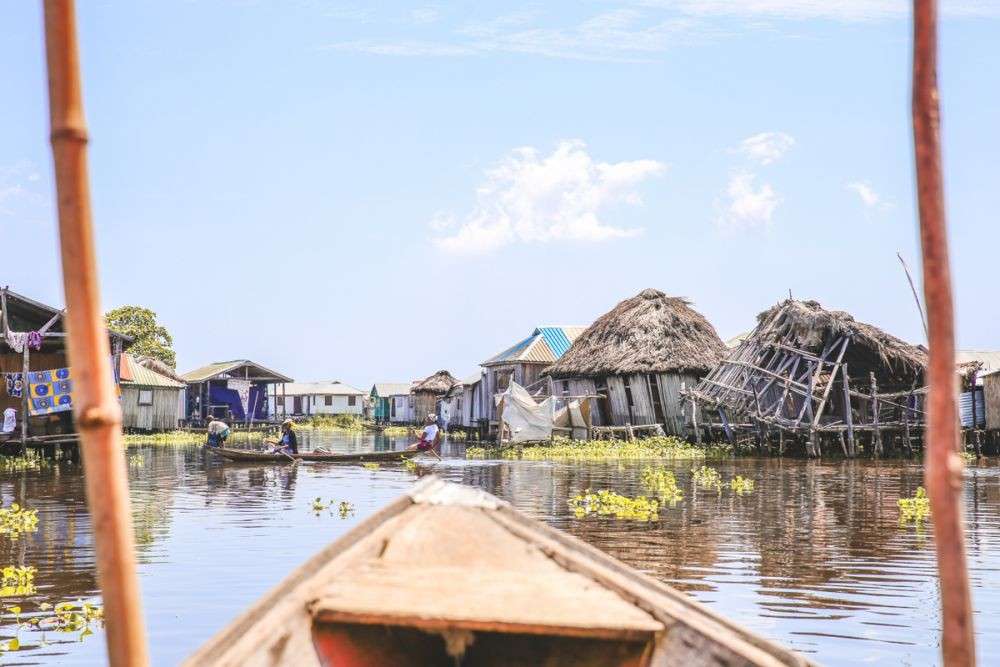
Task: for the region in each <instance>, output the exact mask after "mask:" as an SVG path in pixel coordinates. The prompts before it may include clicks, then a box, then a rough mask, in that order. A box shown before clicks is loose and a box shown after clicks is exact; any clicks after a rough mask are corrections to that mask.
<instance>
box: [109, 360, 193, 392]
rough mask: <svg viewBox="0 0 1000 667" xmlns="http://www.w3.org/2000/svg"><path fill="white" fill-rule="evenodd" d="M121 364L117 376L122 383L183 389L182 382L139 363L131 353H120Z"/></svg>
mask: <svg viewBox="0 0 1000 667" xmlns="http://www.w3.org/2000/svg"><path fill="white" fill-rule="evenodd" d="M121 366H122V368H121V371H120V372H119V376H120V378H121V383H122V384H127V385H135V386H137V387H171V388H173V389H183V388H184V387H185V386H186V385H185V384H184V383H183V382H178V381H177V380H174V379H172V378H168V377H167V376H166V375H162V374H160V373H157V372H156V371H154V370H153V369H151V368H146V367H145V366H142V365H140V364H139V363H138V362H137V361H136V360H135V358H134V357H133V356H132V355H131V354H122V355H121Z"/></svg>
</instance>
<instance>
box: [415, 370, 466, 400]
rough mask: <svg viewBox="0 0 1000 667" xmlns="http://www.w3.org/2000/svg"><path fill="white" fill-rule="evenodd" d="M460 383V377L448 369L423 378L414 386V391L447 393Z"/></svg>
mask: <svg viewBox="0 0 1000 667" xmlns="http://www.w3.org/2000/svg"><path fill="white" fill-rule="evenodd" d="M456 384H458V379H457V378H455V376H454V375H452V374H451V373H449V372H448V371H438V372H437V373H435V374H434V375H431V376H430V377H428V378H426V379H424V380H421V381H420V382H418V383H417V384H416V385H415V386H414V387H413V392H414V393H419V392H427V393H430V394H441V395H444V394H447V393H448V390H449V389H451V388H452V387H453V386H454V385H456Z"/></svg>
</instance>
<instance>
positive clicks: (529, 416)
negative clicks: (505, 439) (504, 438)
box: [495, 382, 554, 442]
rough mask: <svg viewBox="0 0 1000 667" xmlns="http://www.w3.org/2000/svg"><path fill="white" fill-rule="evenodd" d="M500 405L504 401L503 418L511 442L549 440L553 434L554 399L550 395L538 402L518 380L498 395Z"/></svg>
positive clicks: (497, 400) (497, 401)
mask: <svg viewBox="0 0 1000 667" xmlns="http://www.w3.org/2000/svg"><path fill="white" fill-rule="evenodd" d="M495 399H496V403H497V406H498V407H499V406H500V404H501V401H502V402H503V413H502V416H501V419H503V423H504V424H506V425H507V428H508V430H509V432H510V441H511V442H527V441H529V440H548V439H549V438H550V437H551V436H552V422H553V409H552V407H553V405H554V403H553V399H552V397H551V396H550V397H549V398H546V399H545V400H544V401H542V402H541V403H536V402H535V399H533V398H532V397H531V394H529V393H528V391H527V390H526V389H525V388H524V387H522V386H521V385H519V384H518V383H516V382H511V383H510V387H508V388H507V391H505V392H504V393H502V394H498V395H497V396H496V397H495Z"/></svg>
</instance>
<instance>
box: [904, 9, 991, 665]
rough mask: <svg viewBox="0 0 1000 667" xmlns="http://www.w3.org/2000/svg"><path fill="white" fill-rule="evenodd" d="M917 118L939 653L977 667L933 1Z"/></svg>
mask: <svg viewBox="0 0 1000 667" xmlns="http://www.w3.org/2000/svg"><path fill="white" fill-rule="evenodd" d="M912 113H913V143H914V156H915V160H916V172H917V203H918V207H919V212H920V246H921V250H922V257H923V273H924V303H925V304H926V305H927V319H928V323H927V324H928V336H927V342H928V346H929V347H930V362H929V365H928V377H929V383H928V384H929V385H930V389H929V393H928V397H927V404H928V410H927V411H928V418H927V431H926V433H927V446H926V447H925V450H926V453H925V469H924V479H925V483H926V484H927V491H928V495H929V496H930V501H931V511H932V512H933V515H934V544H935V546H936V548H937V564H938V577H939V579H940V581H941V585H940V590H941V654H942V657H943V659H944V664H945V665H947V666H948V667H956V666H959V665H961V666H965V665H974V664H975V662H976V649H975V640H974V635H973V629H972V604H971V599H970V594H969V576H968V571H967V569H966V560H965V536H964V528H963V525H962V506H961V492H962V460H961V459H960V458H959V456H958V453H957V448H958V410H957V405H956V400H955V399H956V397H955V331H954V326H955V322H954V305H953V303H952V294H951V272H950V268H949V265H948V231H947V225H946V223H945V213H944V183H943V178H942V174H941V142H940V135H939V123H940V110H939V108H938V90H937V3H936V1H935V0H914V3H913V109H912Z"/></svg>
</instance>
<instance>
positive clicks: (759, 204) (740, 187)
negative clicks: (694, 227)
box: [716, 172, 781, 230]
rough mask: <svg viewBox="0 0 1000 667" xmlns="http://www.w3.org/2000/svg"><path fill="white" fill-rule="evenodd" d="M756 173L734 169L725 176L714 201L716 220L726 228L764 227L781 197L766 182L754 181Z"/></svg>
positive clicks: (768, 223) (720, 225)
mask: <svg viewBox="0 0 1000 667" xmlns="http://www.w3.org/2000/svg"><path fill="white" fill-rule="evenodd" d="M756 180H757V176H756V175H755V174H751V173H747V172H737V173H735V174H733V175H732V176H731V177H730V179H729V184H728V185H727V186H726V191H725V193H724V195H723V198H722V199H721V200H720V201H717V202H716V207H717V208H718V209H719V215H718V218H717V219H716V223H717V224H718V226H719V227H720V228H722V229H726V230H744V229H754V228H758V227H768V226H770V224H771V218H772V217H774V212H775V210H776V209H777V208H778V206H779V205H780V204H781V197H779V196H778V194H777V193H776V192H775V191H774V188H772V187H771V185H770V184H769V183H761V184H760V186H759V187H758V186H757V185H756Z"/></svg>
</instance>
